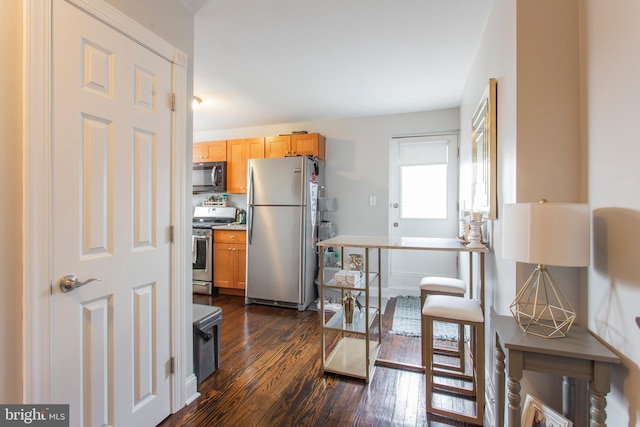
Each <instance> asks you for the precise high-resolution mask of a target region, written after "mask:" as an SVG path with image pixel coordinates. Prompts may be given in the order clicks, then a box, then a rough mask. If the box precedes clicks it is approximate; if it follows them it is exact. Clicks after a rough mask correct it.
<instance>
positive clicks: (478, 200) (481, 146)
mask: <svg viewBox="0 0 640 427" xmlns="http://www.w3.org/2000/svg"><path fill="white" fill-rule="evenodd" d="M496 101H497V83H496V79H494V78H491V79H489V84H488V86H487V88H486V90H485V91H484V93H483V94H482V98H481V99H480V102H479V103H478V106H477V107H476V110H475V112H474V113H473V117H472V119H471V159H472V173H471V185H472V188H471V197H472V200H471V202H472V209H473V210H474V211H480V212H482V216H483V217H484V218H487V219H496V218H497V217H498V209H497V198H496V190H497V184H496V166H497V165H496V145H497V144H496V141H497V138H496V133H497V130H498V129H497V127H496V122H497V120H496V119H497V108H496Z"/></svg>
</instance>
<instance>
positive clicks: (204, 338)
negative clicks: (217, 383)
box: [193, 304, 222, 385]
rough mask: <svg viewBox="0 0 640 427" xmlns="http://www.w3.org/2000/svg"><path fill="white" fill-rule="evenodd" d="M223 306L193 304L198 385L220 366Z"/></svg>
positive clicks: (195, 364)
mask: <svg viewBox="0 0 640 427" xmlns="http://www.w3.org/2000/svg"><path fill="white" fill-rule="evenodd" d="M221 323H222V308H221V307H218V306H215V305H203V304H193V369H194V371H195V374H196V378H197V379H198V385H200V383H201V382H202V381H204V380H205V378H207V377H209V375H211V374H213V373H214V372H215V371H216V369H218V368H219V367H220V324H221Z"/></svg>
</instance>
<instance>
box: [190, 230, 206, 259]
mask: <svg viewBox="0 0 640 427" xmlns="http://www.w3.org/2000/svg"><path fill="white" fill-rule="evenodd" d="M210 238H211V236H191V254H192V255H193V263H194V264H195V262H196V259H198V240H204V242H205V245H206V244H207V243H208V242H207V240H208V239H210ZM206 250H207V249H206V247H205V254H206Z"/></svg>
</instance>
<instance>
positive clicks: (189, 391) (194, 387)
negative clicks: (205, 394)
mask: <svg viewBox="0 0 640 427" xmlns="http://www.w3.org/2000/svg"><path fill="white" fill-rule="evenodd" d="M184 389H185V396H187V401H186V402H185V406H186V405H189V404H190V403H192V402H194V401H196V400H197V399H198V398H199V397H200V393H199V392H198V379H197V378H196V375H195V374H191V375H189V376H188V377H187V380H186V381H185V382H184Z"/></svg>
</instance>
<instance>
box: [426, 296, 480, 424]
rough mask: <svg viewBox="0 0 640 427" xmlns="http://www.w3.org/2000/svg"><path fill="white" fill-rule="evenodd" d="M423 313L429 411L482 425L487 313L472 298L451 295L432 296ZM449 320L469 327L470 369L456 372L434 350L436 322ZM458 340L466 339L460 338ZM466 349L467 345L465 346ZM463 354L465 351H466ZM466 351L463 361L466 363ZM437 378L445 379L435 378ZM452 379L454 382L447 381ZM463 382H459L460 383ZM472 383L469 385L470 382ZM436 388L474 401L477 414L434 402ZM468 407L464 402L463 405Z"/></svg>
mask: <svg viewBox="0 0 640 427" xmlns="http://www.w3.org/2000/svg"><path fill="white" fill-rule="evenodd" d="M422 315H423V318H424V320H425V321H426V338H427V339H426V340H424V341H423V342H424V343H426V354H427V363H426V366H425V372H426V381H425V383H426V400H427V412H428V413H433V414H438V415H442V416H445V417H448V418H453V419H456V420H459V421H464V422H468V423H473V424H477V425H482V422H483V418H484V382H485V381H484V314H483V311H482V307H481V305H480V303H479V302H478V301H476V300H472V299H469V298H460V297H455V296H450V295H429V297H427V300H426V301H425V303H424V305H423V307H422ZM435 321H440V322H449V323H456V324H458V325H462V326H463V327H464V326H465V325H468V326H469V332H470V335H471V336H470V338H471V339H470V342H469V348H470V351H471V354H470V356H471V357H470V359H471V360H470V362H471V363H470V366H469V372H468V373H467V372H463V373H460V372H456V371H453V370H449V369H447V368H446V367H443V366H442V365H441V364H439V363H438V362H437V361H436V360H435V358H436V357H438V356H437V355H436V353H435V352H434V351H433V322H435ZM459 341H463V340H460V339H459ZM463 349H464V347H463ZM463 353H464V350H463ZM465 359H466V357H465V354H463V360H462V361H461V363H462V364H463V365H465V363H464V360H465ZM436 378H441V379H445V381H436ZM447 379H453V381H446V380H447ZM458 384H460V385H458ZM467 384H470V387H469V386H468V385H467ZM434 389H437V390H442V391H444V392H445V393H449V394H451V393H453V394H456V395H458V396H459V397H462V398H464V399H469V400H472V401H473V402H474V407H475V414H467V413H461V412H457V411H454V410H453V409H452V408H450V407H449V408H442V407H437V406H434V405H433V392H434ZM463 406H465V405H463Z"/></svg>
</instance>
